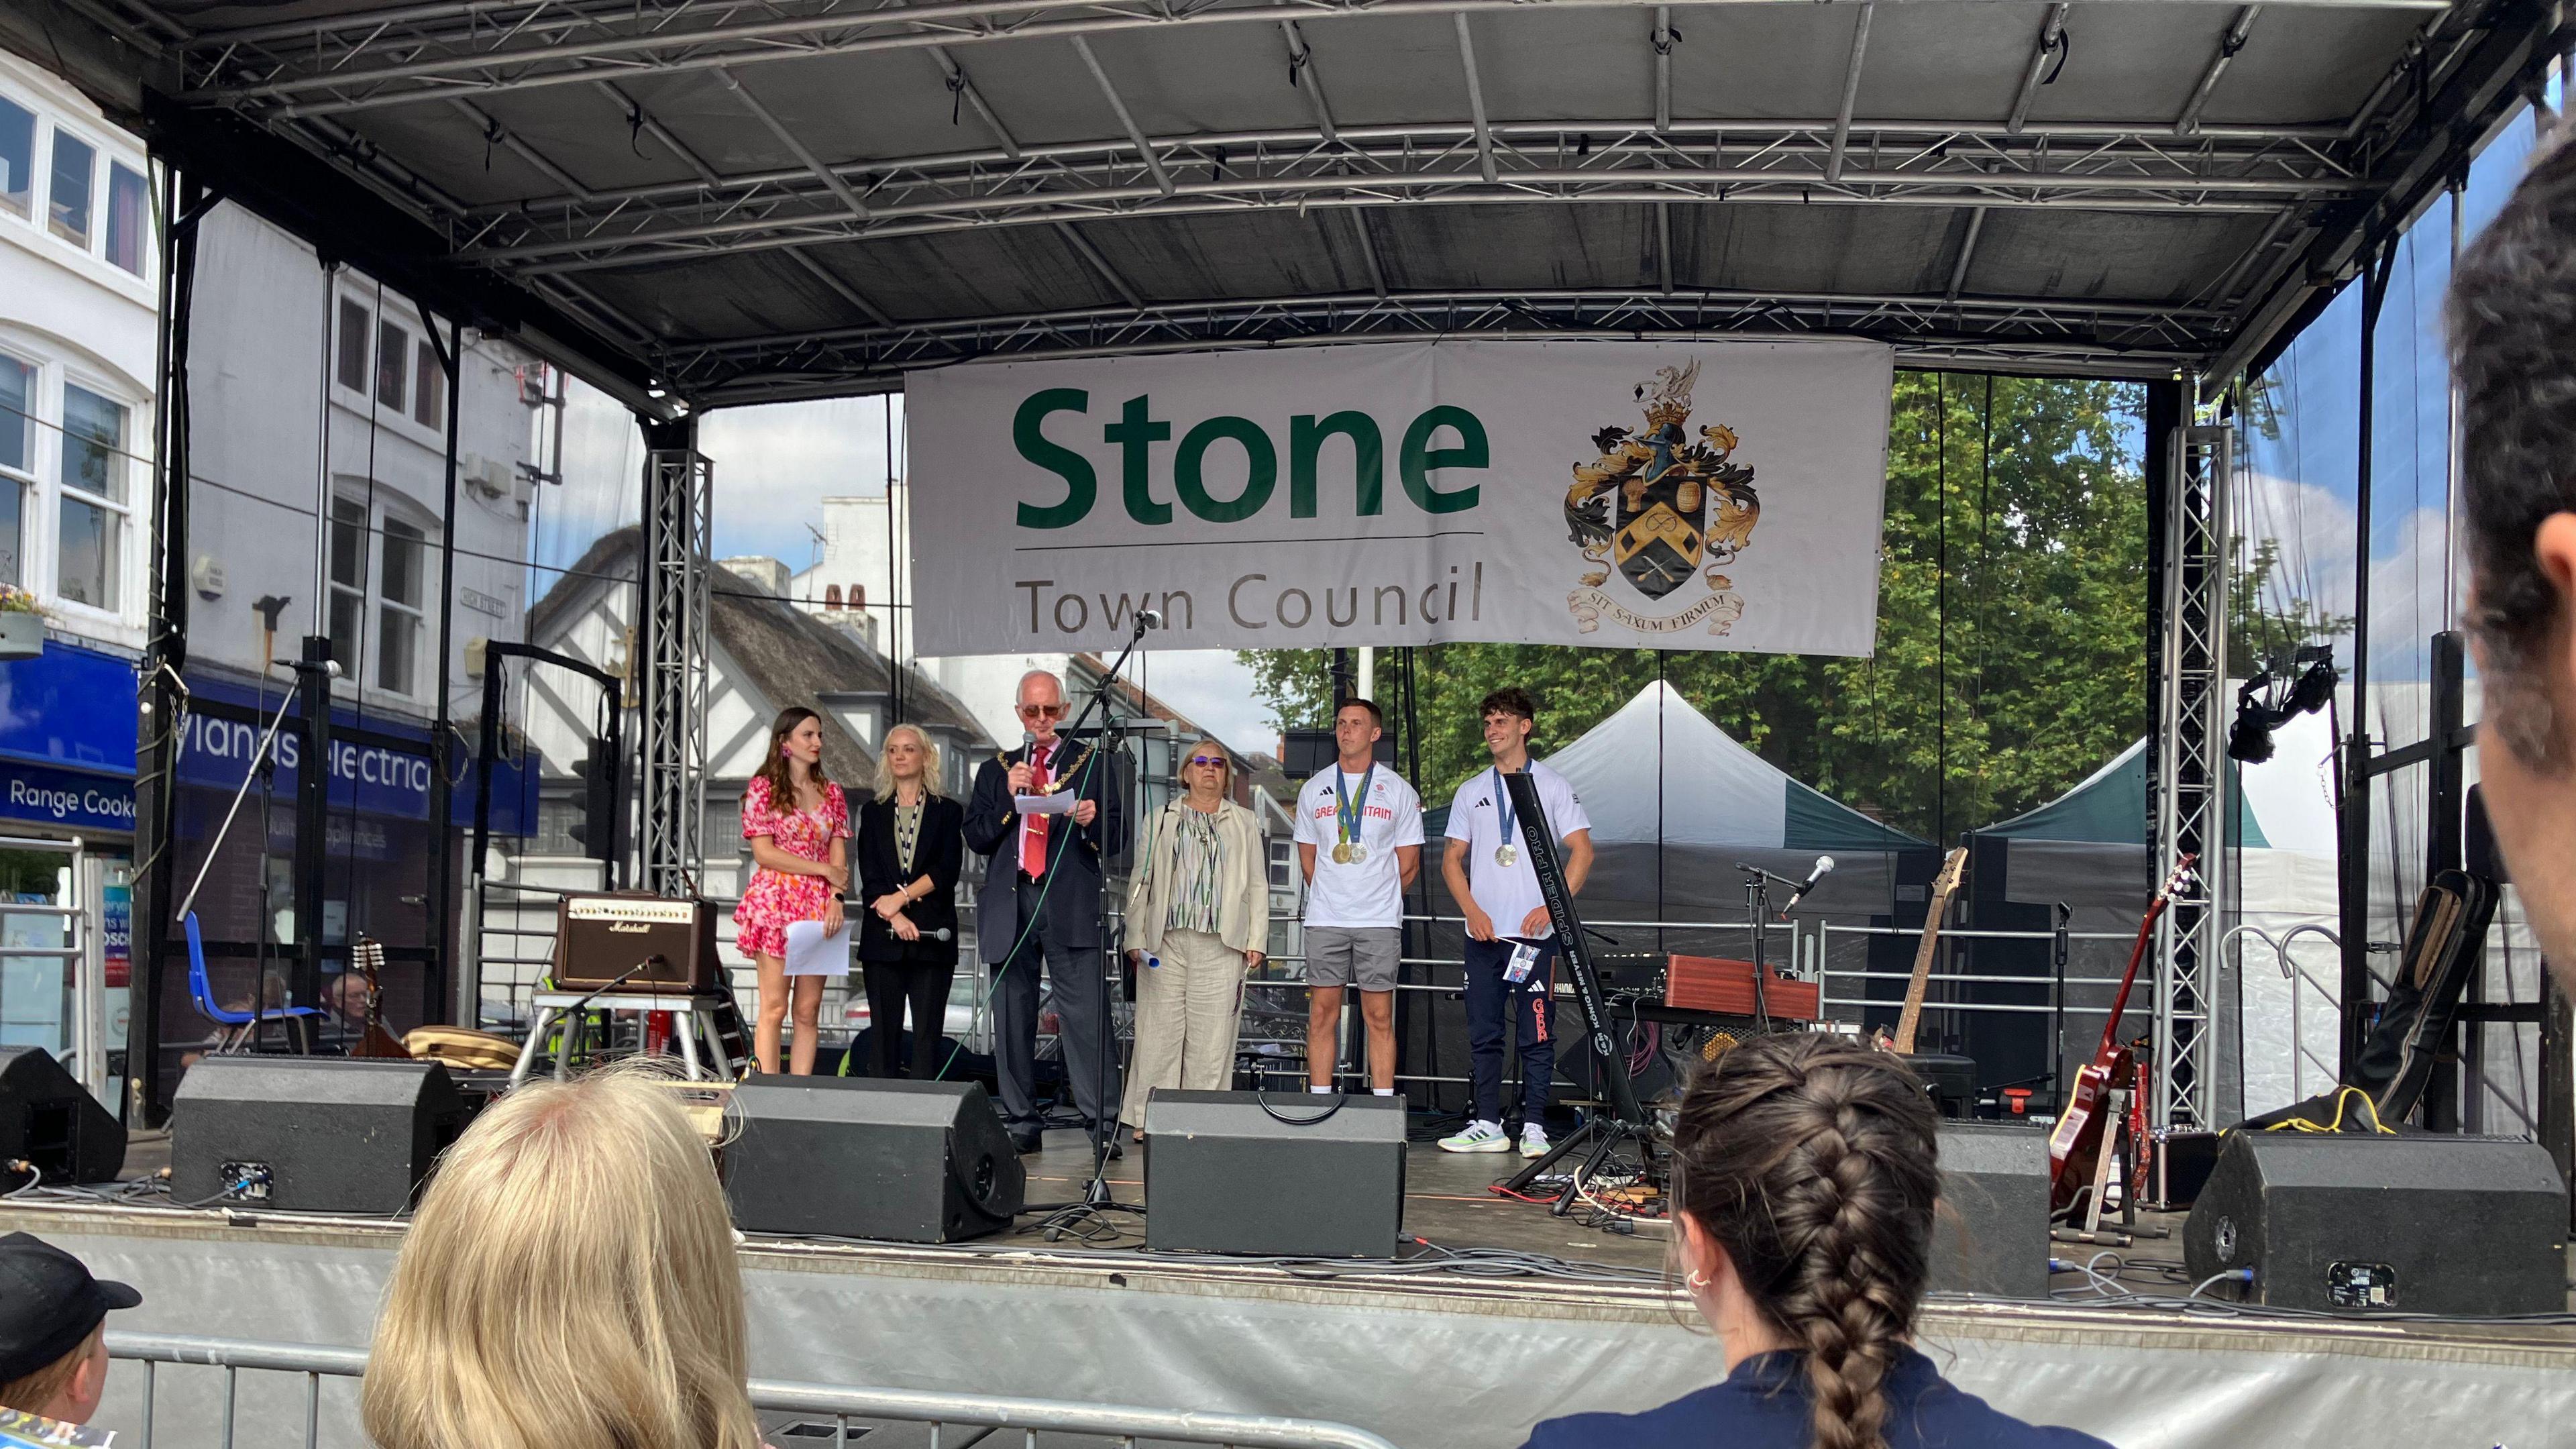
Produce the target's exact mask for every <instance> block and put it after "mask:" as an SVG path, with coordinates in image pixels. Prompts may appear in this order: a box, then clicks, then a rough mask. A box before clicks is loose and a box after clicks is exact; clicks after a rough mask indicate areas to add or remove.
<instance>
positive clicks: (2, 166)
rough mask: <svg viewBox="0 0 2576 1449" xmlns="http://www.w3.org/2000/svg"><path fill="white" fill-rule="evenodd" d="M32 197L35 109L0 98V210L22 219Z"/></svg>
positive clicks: (33, 194)
mask: <svg viewBox="0 0 2576 1449" xmlns="http://www.w3.org/2000/svg"><path fill="white" fill-rule="evenodd" d="M35 200H36V113H35V112H33V111H30V110H28V109H26V108H25V107H23V106H18V105H14V104H12V103H10V102H9V101H7V100H5V99H0V211H6V212H9V213H11V214H13V215H15V216H16V217H17V218H18V219H19V220H20V221H25V220H27V219H28V217H29V216H30V215H31V213H32V208H33V207H34V206H35Z"/></svg>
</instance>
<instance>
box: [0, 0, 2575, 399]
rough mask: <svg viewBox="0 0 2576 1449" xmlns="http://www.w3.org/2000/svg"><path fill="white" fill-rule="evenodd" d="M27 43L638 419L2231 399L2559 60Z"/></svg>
mask: <svg viewBox="0 0 2576 1449" xmlns="http://www.w3.org/2000/svg"><path fill="white" fill-rule="evenodd" d="M8 6H9V7H10V9H11V10H12V11H13V12H14V13H13V14H12V15H11V16H10V17H9V18H8V19H7V21H6V23H5V25H0V39H5V40H8V41H10V42H12V43H14V44H16V45H17V46H18V48H20V49H22V50H25V51H26V52H27V53H29V54H32V55H35V56H38V57H39V58H43V59H49V60H50V63H54V64H57V65H58V66H60V67H61V68H62V69H64V70H65V72H66V73H67V74H70V75H72V76H73V77H74V79H76V80H79V81H81V82H82V83H83V84H85V85H87V86H88V87H89V88H90V89H91V90H92V91H93V93H95V94H97V95H99V97H100V98H101V100H102V101H104V102H105V103H106V104H108V106H109V107H110V109H111V110H112V111H115V112H117V113H119V114H123V115H127V116H131V117H135V118H137V120H138V124H140V125H142V126H143V127H144V129H145V130H146V131H147V133H148V134H149V135H150V137H151V139H152V140H153V142H154V144H155V145H156V146H157V147H158V148H159V149H160V150H161V151H162V152H163V154H165V155H169V156H171V157H173V158H174V159H176V160H178V161H179V162H180V163H181V164H182V165H183V166H186V167H188V168H190V170H191V174H192V175H194V176H195V177H197V178H198V179H201V180H203V181H205V182H207V183H209V184H211V185H214V186H216V187H218V188H220V189H222V190H223V191H225V192H226V193H227V194H231V195H234V196H236V197H239V198H240V199H242V200H244V201H246V202H249V203H250V204H252V205H254V206H257V207H259V208H260V209H262V210H265V211H267V212H269V213H270V214H272V215H275V216H278V217H279V219H281V220H283V221H285V222H286V223H287V224H288V225H290V226H292V227H294V228H295V229H297V230H299V231H302V232H304V233H305V234H306V235H308V236H312V237H315V238H316V239H317V240H319V241H320V242H321V243H322V244H323V245H324V247H325V249H326V250H329V251H334V252H336V254H338V255H341V256H344V257H345V258H346V259H347V260H349V261H351V262H353V263H357V264H361V265H365V266H367V267H369V268H370V269H371V270H374V271H376V272H378V273H379V274H381V275H385V276H387V278H388V279H389V280H391V281H393V282H395V283H396V284H398V285H404V286H407V287H409V288H411V289H412V290H414V291H416V292H418V293H419V294H420V295H422V296H423V297H424V298H425V299H427V300H430V301H432V302H433V303H435V304H437V305H441V306H444V307H447V308H449V309H450V310H452V311H455V312H458V313H460V314H462V315H464V316H466V317H467V319H468V320H469V321H477V322H481V323H484V324H486V325H493V326H498V327H504V328H508V329H510V330H512V331H514V332H516V333H517V334H518V335H520V336H521V337H523V338H525V339H527V340H529V341H530V342H531V343H532V345H536V346H538V347H539V348H540V349H541V350H545V351H549V352H551V353H552V354H554V355H555V356H557V358H558V359H559V360H562V361H564V362H566V363H567V365H570V366H572V367H574V368H575V369H576V370H577V371H580V372H582V373H584V374H585V375H586V376H589V377H591V378H592V379H593V380H594V381H600V382H603V383H604V384H606V385H609V386H611V387H612V388H614V389H616V390H617V391H619V392H620V393H621V395H624V396H626V397H627V398H628V400H629V401H631V402H634V403H636V404H637V405H638V406H639V407H644V408H647V409H648V410H667V409H668V407H669V405H670V403H671V402H672V401H673V400H674V399H677V398H685V399H688V400H689V401H691V402H693V403H694V404H696V405H697V406H700V407H707V406H717V405H724V404H732V403H748V402H759V401H769V400H776V399H783V398H794V397H808V396H820V395H829V394H846V393H854V392H873V391H883V390H886V389H889V388H892V387H895V386H897V385H899V374H900V372H901V371H902V370H903V369H905V368H910V367H922V366H935V365H939V364H942V363H947V362H954V361H960V360H965V359H969V358H975V357H987V356H996V355H1012V356H1049V355H1078V354H1097V353H1111V352H1137V351H1145V350H1157V349H1161V350H1172V349H1186V348H1202V347H1210V346H1255V345H1279V344H1292V343H1308V342H1316V341H1323V340H1337V339H1353V338H1389V337H1430V336H1454V335H1476V336H1489V337H1490V336H1540V337H1587V336H1588V337H1623V338H1627V337H1647V338H1657V337H1683V336H1705V335H1709V334H1712V333H1719V332H1745V331H1751V332H1766V333H1802V332H1814V333H1840V334H1852V335H1861V336H1869V337H1876V338H1880V339H1883V340H1886V341H1889V342H1892V343H1894V344H1895V345H1896V346H1897V347H1898V348H1899V349H1900V360H1901V361H1902V362H1903V363H1905V364H1906V365H1912V366H1939V367H1954V368H1976V369H1987V370H1998V371H2011V372H2023V373H2055V374H2085V375H2096V376H2121V377H2169V376H2173V375H2175V374H2176V373H2178V372H2183V373H2198V374H2200V375H2202V376H2204V377H2220V378H2223V377H2225V376H2227V375H2229V374H2231V373H2233V372H2234V371H2236V370H2237V369H2238V368H2240V367H2241V366H2243V365H2244V364H2245V363H2247V362H2248V361H2249V360H2258V359H2259V358H2260V357H2261V356H2262V355H2263V353H2264V351H2265V349H2266V348H2267V347H2271V346H2274V345H2277V344H2279V343H2281V342H2283V341H2285V340H2286V338H2287V337H2288V336H2289V335H2290V334H2291V333H2292V332H2293V331H2295V329H2296V326H2297V325H2298V324H2299V322H2301V321H2302V320H2303V318H2304V316H2305V315H2306V314H2308V313H2309V312H2311V311H2312V310H2313V309H2314V308H2315V307H2316V306H2318V305H2320V304H2321V303H2322V300H2323V299H2324V298H2325V297H2326V296H2327V295H2330V293H2331V292H2332V290H2333V289H2334V288H2336V287H2338V286H2340V285H2341V283H2342V282H2343V281H2345V280H2347V279H2348V278H2349V277H2350V276H2352V275H2353V273H2354V270H2355V268H2356V267H2357V266H2358V264H2359V260H2360V258H2361V257H2362V256H2363V255H2364V254H2365V253H2366V251H2367V249H2368V248H2369V247H2370V245H2371V244H2373V243H2374V242H2375V241H2377V240H2378V239H2380V238H2383V237H2385V236H2387V235H2389V234H2391V233H2392V232H2393V231H2394V230H2395V229H2396V228H2397V227H2398V226H2399V225H2400V224H2402V223H2403V221H2404V220H2406V219H2407V218H2408V217H2409V216H2410V215H2411V214H2412V213H2414V212H2415V211H2416V210H2418V209H2420V207H2421V206H2422V205H2423V204H2425V202H2426V201H2428V200H2429V199H2430V198H2431V197H2432V196H2434V195H2436V194H2438V193H2439V191H2440V189H2441V188H2442V187H2443V186H2444V185H2445V184H2446V183H2447V182H2448V181H2449V179H2450V178H2451V176H2452V175H2453V174H2454V173H2455V172H2456V171H2457V170H2458V169H2459V168H2460V166H2461V165H2463V164H2464V162H2463V158H2464V156H2465V155H2466V154H2467V151H2468V149H2469V148H2470V147H2472V146H2474V145H2475V144H2476V142H2477V141H2478V140H2480V139H2481V138H2482V137H2483V136H2484V135H2485V134H2486V133H2487V132H2488V131H2489V130H2490V129H2492V127H2493V126H2494V125H2495V124H2497V123H2498V121H2499V120H2500V119H2501V118H2502V117H2503V116H2504V115H2505V114H2506V113H2508V112H2509V111H2510V110H2511V108H2512V107H2513V105H2514V104H2515V103H2516V102H2517V101H2518V100H2519V99H2521V98H2522V97H2523V96H2524V95H2526V94H2532V93H2535V91H2536V88H2537V87H2538V85H2539V84H2540V81H2541V78H2542V75H2543V72H2544V70H2545V68H2546V66H2547V64H2548V62H2549V60H2550V59H2551V58H2552V56H2553V55H2554V54H2555V53H2556V51H2557V49H2558V47H2559V46H2561V45H2562V44H2563V42H2564V36H2563V33H2562V31H2561V29H2560V25H2561V22H2560V19H2559V10H2558V8H2557V7H2556V6H2555V5H2543V4H2534V3H2527V0H2498V3H2473V0H2472V3H2459V4H2445V3H2440V0H2336V3H2318V4H2309V3H2296V4H2283V3H2265V4H2255V5H2241V4H2233V3H2219V4H2212V3H2202V0H2086V3H2080V4H2052V3H2030V0H1907V3H1897V0H1886V3H1878V4H1869V3H1853V0H1833V3H1821V4H1820V3H1811V0H1756V3H1737V4H1724V5H1671V6H1654V5H1640V4H1632V3H1601V0H1522V3H1510V4H1503V3H1490V0H1335V3H1321V0H1318V3H1280V0H1207V3H1191V0H1100V3H1086V4H1069V3H1063V0H943V3H926V0H925V3H909V4H907V3H904V0H757V3H752V0H432V3H406V4H384V3H371V0H289V3H284V4H245V3H218V4H205V3H200V0H157V3H146V0H8ZM655 390H658V391H659V392H660V393H661V394H662V395H661V396H658V397H656V396H652V395H651V393H652V392H654V391H655Z"/></svg>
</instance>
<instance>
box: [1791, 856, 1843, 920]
mask: <svg viewBox="0 0 2576 1449" xmlns="http://www.w3.org/2000/svg"><path fill="white" fill-rule="evenodd" d="M1833 873H1834V858H1833V857H1832V856H1830V855H1820V856H1817V857H1816V868H1815V869H1814V870H1811V871H1809V872H1807V878H1806V879H1805V880H1802V881H1800V882H1798V888H1797V889H1796V890H1794V891H1791V892H1790V893H1789V903H1788V904H1787V905H1784V906H1782V907H1781V908H1780V919H1782V920H1784V921H1785V920H1787V919H1789V913H1790V912H1791V911H1794V910H1796V909H1797V908H1798V902H1800V901H1802V900H1805V899H1806V898H1807V892H1809V891H1811V890H1814V889H1815V888H1816V882H1818V881H1820V880H1823V879H1824V878H1825V877H1826V876H1829V875H1832V874H1833Z"/></svg>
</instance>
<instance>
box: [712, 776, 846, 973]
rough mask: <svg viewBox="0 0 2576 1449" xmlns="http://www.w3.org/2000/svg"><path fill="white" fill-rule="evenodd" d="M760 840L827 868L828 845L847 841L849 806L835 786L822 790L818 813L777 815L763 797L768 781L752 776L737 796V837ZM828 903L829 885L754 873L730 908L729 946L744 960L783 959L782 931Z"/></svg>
mask: <svg viewBox="0 0 2576 1449" xmlns="http://www.w3.org/2000/svg"><path fill="white" fill-rule="evenodd" d="M763 835H766V836H768V837H769V839H770V841H771V843H772V844H774V845H776V846H777V847H778V848H779V849H781V850H783V851H786V852H787V853H788V854H789V855H800V856H803V857H804V858H805V859H807V860H811V861H818V862H826V863H828V862H829V861H830V860H831V859H832V842H833V841H835V840H847V839H849V838H850V807H849V804H848V802H847V801H845V800H843V799H842V798H841V787H840V786H838V785H825V786H824V787H823V804H822V808H820V809H817V810H781V809H779V808H778V807H777V806H776V805H775V804H774V803H773V802H772V801H771V800H770V798H769V782H768V781H767V780H765V779H763V778H761V777H760V776H758V775H754V776H752V777H751V783H750V784H749V785H747V786H745V787H744V788H743V792H742V838H743V839H745V840H753V839H757V838H758V837H760V836H763ZM831 899H832V883H831V882H830V881H827V880H824V879H823V878H822V877H820V876H811V875H788V874H787V873H785V872H784V871H775V870H767V869H762V870H756V871H754V872H752V875H751V888H750V889H748V890H746V891H744V892H743V893H742V904H740V905H738V906H735V907H734V908H733V925H734V941H735V943H736V944H737V945H739V946H740V947H741V948H742V950H743V952H744V953H745V954H746V955H760V956H781V957H783V956H785V955H786V954H787V928H788V926H789V925H790V924H792V923H794V922H797V921H817V920H821V919H822V917H823V907H824V906H825V905H827V904H828V903H830V901H831Z"/></svg>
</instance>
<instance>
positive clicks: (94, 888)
mask: <svg viewBox="0 0 2576 1449" xmlns="http://www.w3.org/2000/svg"><path fill="white" fill-rule="evenodd" d="M134 760H135V677H134V665H133V663H132V662H131V661H129V660H127V659H124V658H121V657H119V656H117V655H114V654H110V653H106V652H103V651H99V650H94V649H88V648H83V647H81V646H79V645H74V644H66V643H64V642H62V641H60V640H50V641H48V642H47V643H46V645H45V649H44V653H42V654H41V655H38V656H36V657H33V658H28V659H15V660H10V661H7V662H6V663H0V1046H33V1047H41V1048H43V1049H44V1050H46V1051H48V1052H51V1053H53V1054H54V1055H55V1056H56V1057H58V1058H60V1059H61V1061H62V1063H63V1065H64V1067H65V1068H66V1069H68V1070H69V1071H70V1072H71V1073H72V1075H73V1076H74V1077H76V1078H78V1079H79V1080H80V1082H81V1084H82V1085H83V1086H84V1087H87V1088H88V1089H89V1091H90V1092H91V1094H92V1095H94V1096H96V1097H97V1098H98V1099H99V1100H100V1101H101V1102H102V1103H104V1104H106V1105H107V1107H108V1108H109V1109H110V1110H111V1111H122V1110H123V1106H124V1102H125V1098H126V1095H127V1094H126V1088H125V1077H126V1066H125V1057H126V1028H127V1020H128V1004H129V1002H130V1000H131V996H132V982H133V940H134V931H133V874H134Z"/></svg>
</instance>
